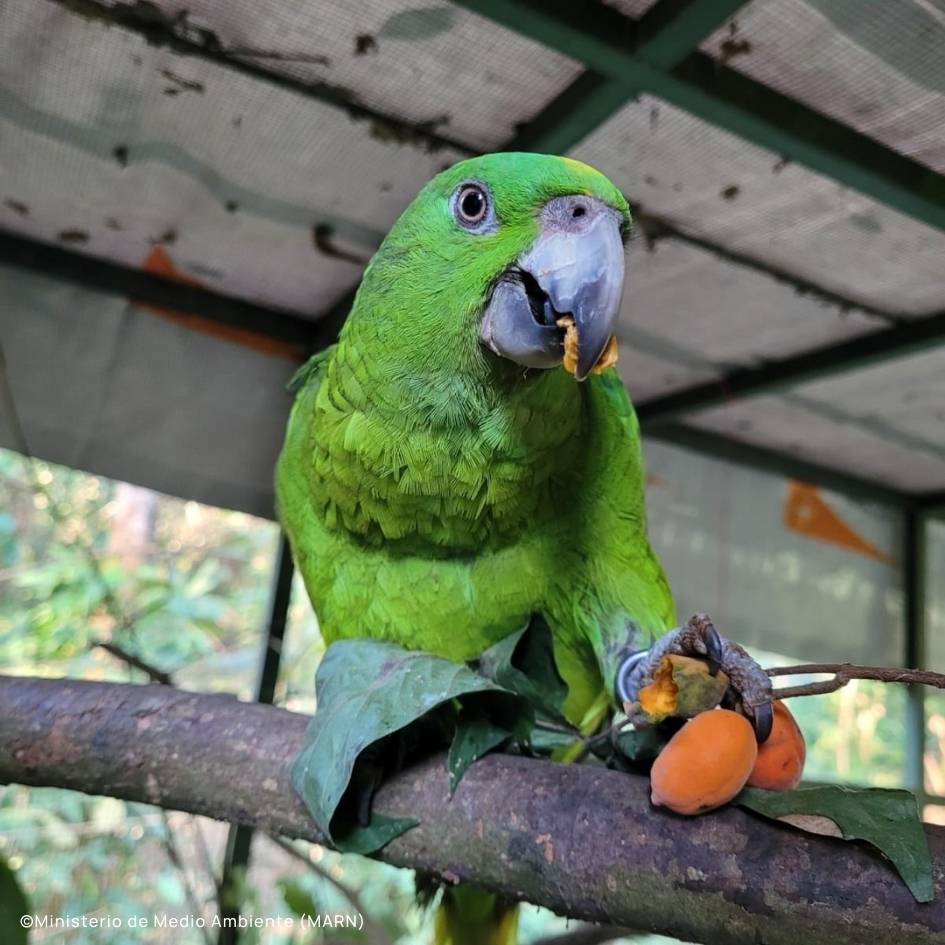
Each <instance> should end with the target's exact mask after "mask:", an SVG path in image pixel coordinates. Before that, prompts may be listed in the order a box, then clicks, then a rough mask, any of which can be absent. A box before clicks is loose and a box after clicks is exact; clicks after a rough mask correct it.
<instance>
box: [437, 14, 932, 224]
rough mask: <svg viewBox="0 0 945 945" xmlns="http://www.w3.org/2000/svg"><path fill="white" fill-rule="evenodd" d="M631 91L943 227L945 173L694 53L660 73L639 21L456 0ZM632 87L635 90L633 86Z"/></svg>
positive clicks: (618, 17)
mask: <svg viewBox="0 0 945 945" xmlns="http://www.w3.org/2000/svg"><path fill="white" fill-rule="evenodd" d="M454 2H456V3H459V4H460V5H461V6H463V7H466V8H467V9H470V10H473V11H475V12H477V13H479V14H481V15H483V16H487V17H490V18H492V19H493V20H495V21H496V22H498V23H501V24H502V25H503V26H505V27H507V28H509V29H513V30H517V31H518V32H520V33H523V34H525V35H526V36H529V37H530V38H531V39H534V40H537V41H539V42H542V43H544V44H545V45H547V46H550V47H551V48H553V49H555V50H557V51H558V52H561V53H564V54H565V55H568V56H571V57H572V58H575V59H577V60H579V61H581V62H583V63H585V64H586V65H587V66H589V67H590V68H591V69H594V70H596V71H597V72H599V73H602V74H603V75H606V76H609V77H610V78H611V79H614V80H616V81H618V82H622V83H625V84H626V85H627V86H628V88H631V89H633V90H639V89H644V90H646V91H648V92H651V93H653V94H654V95H657V96H659V97H660V98H662V99H664V100H665V101H667V102H669V103H670V104H672V105H675V106H677V107H678V108H681V109H684V110H686V111H688V112H690V113H692V114H693V115H696V116H698V117H699V118H701V119H703V120H705V121H708V122H711V123H712V124H714V125H716V126H718V127H720V128H723V129H725V130H726V131H729V132H732V133H733V134H736V135H738V136H740V137H742V138H744V139H745V140H747V141H751V142H752V143H754V144H756V145H758V146H760V147H762V148H766V149H768V150H770V151H774V152H775V153H777V154H780V155H781V156H783V157H785V158H787V159H789V160H792V161H796V162H797V163H799V164H803V165H804V166H806V167H808V168H810V169H811V170H813V171H815V172H817V173H819V174H823V175H825V176H827V177H830V178H832V179H834V180H836V181H837V182H839V183H840V184H843V185H844V186H845V187H850V188H852V189H854V190H858V191H860V192H861V193H864V194H866V195H868V196H870V197H872V198H873V199H875V200H878V201H880V202H881V203H885V204H887V205H889V206H891V207H893V208H895V209H896V210H899V211H900V212H902V213H906V214H908V215H910V216H912V217H915V218H916V219H917V220H921V221H922V222H924V223H927V224H929V225H930V226H934V227H937V228H938V229H942V230H945V175H942V174H939V173H936V172H935V171H933V170H931V169H930V168H928V167H926V166H925V165H923V164H920V163H919V162H918V161H914V160H912V159H911V158H908V157H905V156H904V155H902V154H899V153H898V152H896V151H894V150H893V149H892V148H888V147H886V146H885V145H883V144H880V143H879V142H878V141H876V140H875V139H873V138H870V137H869V136H867V135H864V134H861V133H860V132H858V131H855V130H854V129H852V128H850V127H848V126H847V125H844V124H842V123H840V122H838V121H836V120H834V119H832V118H829V117H827V116H826V115H824V114H822V113H820V112H817V111H815V110H814V109H812V108H808V107H807V106H805V105H802V104H801V103H800V102H797V101H795V100H793V99H791V98H788V97H787V96H785V95H782V94H780V93H779V92H776V91H775V90H774V89H772V88H770V87H769V86H766V85H764V84H762V83H760V82H756V81H754V80H753V79H750V78H748V77H747V76H745V75H742V74H741V73H738V72H736V71H735V70H733V69H729V68H727V67H725V66H723V65H721V64H720V63H718V62H717V61H716V60H714V59H712V58H711V57H710V56H706V55H704V54H702V53H699V52H695V53H692V54H691V55H689V56H688V57H686V59H685V60H684V61H683V62H681V63H680V64H679V65H678V66H676V67H675V68H673V69H672V70H671V71H667V70H666V69H664V68H661V67H659V66H657V65H654V64H653V63H652V62H650V61H648V60H647V59H645V58H643V57H642V56H641V55H639V54H638V52H637V51H636V44H637V42H638V36H637V32H636V30H637V27H636V26H635V25H634V24H633V21H631V20H628V19H627V18H626V17H624V16H622V15H621V14H620V13H618V12H617V11H616V10H613V9H611V8H609V7H605V6H603V5H594V6H592V7H590V8H586V5H585V4H575V3H571V2H568V0H454ZM631 94H635V92H634V93H631Z"/></svg>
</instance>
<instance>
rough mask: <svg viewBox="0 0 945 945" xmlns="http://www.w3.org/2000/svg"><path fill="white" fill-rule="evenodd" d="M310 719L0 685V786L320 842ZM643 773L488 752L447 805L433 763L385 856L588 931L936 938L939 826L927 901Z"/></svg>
mask: <svg viewBox="0 0 945 945" xmlns="http://www.w3.org/2000/svg"><path fill="white" fill-rule="evenodd" d="M307 722H308V720H307V718H306V717H305V716H302V715H297V714H295V713H291V712H286V711H285V710H282V709H276V708H273V707H271V706H263V705H253V704H248V703H241V702H238V701H237V700H236V699H234V698H232V697H227V696H218V695H199V694H195V693H187V692H181V691H180V690H176V689H173V688H171V687H168V686H156V685H145V686H132V685H118V684H109V683H91V682H82V681H76V680H47V679H30V678H11V677H2V676H0V783H3V782H19V783H22V784H32V785H54V786H57V787H65V788H72V789H75V790H79V791H85V792H86V793H90V794H107V795H111V796H113V797H119V798H124V799H126V800H133V801H144V802H147V803H151V804H157V805H159V806H161V807H165V808H172V809H177V810H184V811H189V812H191V813H195V814H202V815H204V816H208V817H215V818H217V819H219V820H229V821H233V822H237V823H243V824H248V825H250V826H253V827H258V828H259V829H261V830H265V831H267V832H271V833H279V834H283V835H285V836H289V837H302V838H305V839H308V840H314V841H316V842H319V843H325V842H326V838H325V837H323V836H320V835H319V832H318V831H317V830H316V829H315V826H314V824H313V823H312V821H311V819H310V817H309V816H308V813H307V812H306V810H305V807H304V806H303V804H302V802H301V801H300V800H299V799H298V797H296V795H295V794H294V792H293V791H292V788H291V786H290V783H289V768H290V766H291V763H292V760H293V758H294V756H295V755H296V754H297V752H298V751H299V748H300V747H301V744H302V738H303V733H304V731H305V726H306V724H307ZM648 793H649V785H648V783H647V780H646V779H645V778H642V777H638V776H632V775H626V774H621V773H618V772H614V771H608V770H606V769H604V768H601V767H593V766H585V765H580V766H579V765H560V764H553V763H551V762H546V761H536V760H532V759H527V758H521V757H516V756H512V755H490V756H488V757H487V758H485V759H483V760H482V761H480V762H478V763H477V764H475V765H473V766H472V768H470V770H469V771H468V772H467V774H466V776H465V778H464V779H463V781H462V783H461V784H460V786H459V788H458V790H457V791H456V794H455V796H454V797H453V799H452V801H449V800H448V797H449V791H448V783H447V772H446V765H445V762H444V760H443V758H442V757H435V758H431V759H429V760H428V761H426V762H423V763H421V764H419V765H416V766H415V767H413V768H410V769H408V770H406V771H404V772H402V773H401V774H399V775H398V776H396V777H395V778H393V779H392V780H391V781H389V782H387V783H386V784H384V785H382V787H381V788H380V790H379V791H378V793H377V795H376V800H375V803H376V806H377V809H378V810H379V811H381V812H382V813H385V814H388V815H400V816H403V815H411V816H414V817H416V818H418V819H419V820H420V826H418V827H415V828H414V829H412V830H409V831H408V832H407V833H405V834H403V835H402V836H401V837H398V838H397V839H396V840H394V841H392V842H391V843H390V844H388V846H387V847H385V849H384V850H383V851H382V852H381V854H380V857H379V858H380V859H382V860H385V861H387V862H388V863H393V864H394V865H397V866H405V867H409V868H414V869H421V870H424V871H425V872H428V873H433V874H435V875H438V876H441V877H443V878H444V880H446V879H452V880H453V881H455V880H456V878H458V879H460V880H462V881H474V882H478V883H481V884H483V885H485V886H487V887H489V888H492V889H495V890H497V891H498V892H500V893H502V894H504V895H506V896H511V897H515V898H519V899H524V900H528V901H530V902H535V903H540V904H542V905H545V906H548V907H549V908H551V909H553V910H555V911H556V912H558V913H561V914H564V915H570V916H574V917H577V918H582V919H587V920H590V921H594V922H607V923H613V924H617V925H624V926H629V927H631V928H634V929H643V930H653V931H659V932H662V933H664V934H669V935H675V936H677V937H679V938H683V939H688V940H693V939H695V940H698V941H704V942H705V941H710V942H712V943H713V945H754V943H756V942H759V941H763V942H765V943H767V945H795V943H796V942H799V941H804V942H812V943H813V942H830V943H831V945H846V943H861V942H865V941H871V942H876V943H880V942H896V943H899V945H901V943H907V942H922V943H923V945H932V943H939V945H945V830H942V829H941V828H935V827H929V828H927V832H928V839H929V844H930V848H931V851H932V856H933V860H934V863H935V883H936V889H937V892H936V899H935V901H934V902H932V903H930V904H926V905H920V904H917V903H916V902H915V900H914V899H913V898H912V896H911V895H910V894H909V892H908V890H907V889H906V887H905V886H904V885H903V883H902V882H901V881H900V879H899V878H898V876H897V875H896V874H895V873H894V872H893V871H892V869H891V868H890V867H889V865H888V864H887V863H886V862H885V861H884V860H883V859H882V858H881V857H880V856H879V855H877V854H874V853H873V852H872V851H871V850H869V849H868V848H866V847H863V846H860V845H858V844H852V843H843V842H842V841H838V840H833V839H830V838H826V837H815V836H810V835H806V834H801V833H797V832H794V831H792V830H790V829H788V828H786V827H780V826H778V825H777V824H770V823H768V822H766V821H763V820H761V819H758V818H755V817H754V816H753V815H751V814H749V813H747V812H745V811H742V810H740V809H737V808H727V809H723V810H720V811H717V812H714V813H712V814H709V815H706V816H703V817H699V818H695V819H684V818H680V817H676V816H674V815H672V814H668V813H664V812H662V811H660V810H656V809H654V808H653V807H651V805H650V803H649V799H648Z"/></svg>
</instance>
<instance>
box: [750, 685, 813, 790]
mask: <svg viewBox="0 0 945 945" xmlns="http://www.w3.org/2000/svg"><path fill="white" fill-rule="evenodd" d="M771 708H772V710H773V715H774V721H773V723H772V725H771V734H770V735H769V736H768V739H767V741H765V742H764V743H763V744H762V745H761V746H760V747H759V749H758V760H757V761H756V762H755V767H754V768H753V769H752V772H751V775H750V776H749V778H748V783H749V784H750V785H751V786H752V787H759V788H766V789H767V790H769V791H790V790H792V789H793V788H796V787H797V785H798V782H799V781H800V780H801V775H802V774H803V773H804V760H805V759H806V758H807V746H806V744H805V743H804V735H803V733H802V732H801V730H800V728H799V727H798V724H797V722H796V721H795V720H794V716H793V715H791V710H790V709H789V708H788V707H787V706H786V705H785V704H784V703H783V702H774V703H772V705H771Z"/></svg>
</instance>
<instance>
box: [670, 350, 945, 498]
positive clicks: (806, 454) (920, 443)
mask: <svg viewBox="0 0 945 945" xmlns="http://www.w3.org/2000/svg"><path fill="white" fill-rule="evenodd" d="M943 367H945V356H943V354H942V351H941V350H931V351H927V352H924V353H922V354H917V355H913V356H912V357H909V358H902V359H899V360H896V361H890V362H887V363H886V364H882V365H879V366H876V367H873V368H866V369H863V370H859V371H851V372H849V373H846V374H843V375H840V376H838V377H835V378H833V379H828V380H822V381H818V382H816V383H813V384H805V385H803V386H800V387H797V388H796V389H795V390H793V391H791V392H790V393H785V394H783V395H781V396H779V397H757V398H753V399H749V400H745V401H737V402H735V403H732V404H731V405H729V406H725V407H719V408H716V409H714V410H709V411H705V412H703V413H699V414H697V415H695V416H693V417H691V418H689V419H687V422H689V423H693V424H695V425H697V426H700V427H704V428H707V429H711V430H714V431H716V432H719V433H725V434H726V435H730V436H733V437H734V438H736V439H739V440H745V441H748V442H751V443H755V444H758V445H762V446H766V447H772V448H774V449H777V450H780V451H782V452H787V453H790V454H791V455H796V456H800V457H802V458H804V459H812V460H816V461H818V462H821V463H823V464H825V465H828V466H832V467H834V468H836V469H843V470H849V471H852V472H855V473H856V474H857V475H860V476H865V477H869V478H874V479H876V480H877V481H879V482H882V483H885V484H887V485H890V486H894V487H896V488H899V489H902V490H905V491H913V492H927V491H934V490H937V489H941V488H942V486H943V485H945V370H943Z"/></svg>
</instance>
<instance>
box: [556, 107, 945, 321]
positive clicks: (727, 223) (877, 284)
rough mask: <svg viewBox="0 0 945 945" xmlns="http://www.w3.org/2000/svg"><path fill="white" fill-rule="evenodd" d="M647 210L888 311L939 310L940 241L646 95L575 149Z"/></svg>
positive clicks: (943, 239)
mask: <svg viewBox="0 0 945 945" xmlns="http://www.w3.org/2000/svg"><path fill="white" fill-rule="evenodd" d="M572 153H573V155H574V156H575V157H577V158H580V159H582V160H585V161H587V162H589V163H590V164H593V165H595V166H597V167H599V168H601V170H603V171H604V172H605V173H607V174H608V175H609V176H611V177H612V178H613V180H614V181H615V182H616V183H617V184H618V185H619V186H621V187H622V188H623V189H624V191H625V192H626V194H627V196H628V197H629V198H630V200H631V201H632V202H633V203H635V204H637V205H638V206H639V207H641V208H642V209H643V210H644V211H646V212H648V213H650V214H654V215H656V216H657V217H663V218H665V219H668V220H670V221H671V222H672V223H673V224H675V225H677V226H678V227H680V228H683V229H685V230H686V231H688V232H691V233H695V234H698V235H699V236H701V237H703V238H705V239H707V240H711V241H713V242H715V243H717V244H719V245H720V246H722V247H724V248H729V249H735V250H739V251H740V252H743V253H745V254H747V255H749V256H751V257H753V258H755V259H759V260H764V261H765V262H766V263H768V264H769V265H770V266H771V267H773V268H779V269H781V270H783V271H785V272H787V273H789V274H794V275H798V276H801V277H804V278H807V279H810V280H811V281H813V282H815V283H817V284H819V285H822V286H824V287H825V288H828V289H831V290H833V291H835V292H837V293H839V294H841V295H843V296H845V297H847V298H850V299H852V300H855V301H859V302H863V303H867V304H872V305H874V306H877V307H879V308H881V309H885V310H888V311H889V312H891V313H897V314H904V315H922V314H927V313H928V312H930V311H934V310H937V309H940V308H943V307H945V266H943V265H942V260H943V258H945V233H943V232H941V231H939V230H936V229H933V228H932V227H929V226H926V225H924V224H922V223H919V222H916V221H915V220H913V219H911V218H909V217H907V216H905V215H903V214H901V213H898V212H897V211H895V210H892V209H890V208H889V207H886V206H885V205H883V204H880V203H877V202H876V201H874V200H871V199H870V198H868V197H864V196H862V195H860V194H858V193H856V192H854V191H851V190H847V189H844V188H843V187H841V186H839V185H838V184H837V183H835V182H834V181H832V180H829V179H827V178H826V177H822V176H820V175H818V174H815V173H813V172H812V171H809V170H806V169H805V168H803V167H801V166H799V165H796V164H785V162H784V161H782V160H781V158H780V157H779V155H777V154H775V153H774V152H771V151H767V150H765V149H764V148H759V147H756V146H755V145H752V144H749V143H747V142H746V141H743V140H742V139H740V138H738V137H736V136H735V135H732V134H729V133H728V132H726V131H722V130H721V129H719V128H716V127H714V126H712V125H710V124H708V123H706V122H704V121H701V120H700V119H698V118H695V117H693V116H691V115H689V114H687V113H686V112H683V111H681V110H679V109H677V108H674V107H673V106H671V105H668V104H666V103H665V102H662V101H660V100H659V99H657V98H654V97H652V96H649V95H643V96H640V98H639V99H637V100H636V101H633V102H631V103H630V104H628V105H627V106H625V107H624V108H623V109H621V110H620V111H619V112H618V113H617V114H616V115H614V116H613V117H612V118H611V119H610V120H608V121H607V122H606V123H605V124H604V125H603V126H602V127H601V128H599V129H598V130H597V131H595V132H593V133H592V134H591V135H590V136H589V137H588V138H586V139H585V140H584V141H582V142H581V143H580V144H579V145H578V146H577V147H575V148H574V149H573V152H572Z"/></svg>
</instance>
